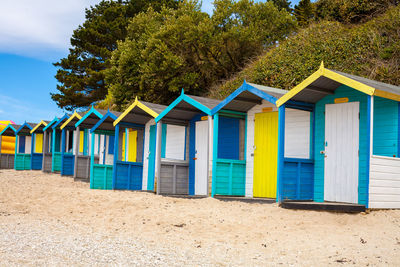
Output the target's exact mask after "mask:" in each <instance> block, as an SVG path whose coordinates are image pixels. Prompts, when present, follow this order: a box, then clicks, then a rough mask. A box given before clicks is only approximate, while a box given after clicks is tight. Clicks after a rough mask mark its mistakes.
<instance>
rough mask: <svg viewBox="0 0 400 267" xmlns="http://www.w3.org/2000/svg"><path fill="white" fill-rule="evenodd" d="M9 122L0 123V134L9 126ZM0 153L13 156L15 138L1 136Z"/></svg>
mask: <svg viewBox="0 0 400 267" xmlns="http://www.w3.org/2000/svg"><path fill="white" fill-rule="evenodd" d="M10 123H11V121H0V132H1V131H3V130H4V128H6V127H7V125H8V124H10ZM1 153H5V154H14V153H15V137H11V136H3V137H2V139H1Z"/></svg>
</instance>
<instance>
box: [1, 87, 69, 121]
mask: <svg viewBox="0 0 400 267" xmlns="http://www.w3.org/2000/svg"><path fill="white" fill-rule="evenodd" d="M0 107H1V108H2V109H3V110H0V114H1V118H0V120H12V121H14V122H15V123H17V124H22V123H24V122H25V121H27V122H40V121H41V120H43V119H45V120H49V119H53V118H54V117H55V116H57V117H60V116H62V114H63V112H62V110H60V109H57V108H51V107H49V108H44V107H43V106H40V105H37V104H35V103H31V102H28V101H25V100H19V99H16V98H13V97H10V96H6V95H1V94H0Z"/></svg>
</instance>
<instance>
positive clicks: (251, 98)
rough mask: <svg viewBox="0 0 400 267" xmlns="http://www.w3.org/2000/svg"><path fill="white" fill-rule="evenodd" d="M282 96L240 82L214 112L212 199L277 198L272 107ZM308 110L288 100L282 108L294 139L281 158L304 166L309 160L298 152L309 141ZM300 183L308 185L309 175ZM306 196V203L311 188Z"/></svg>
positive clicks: (275, 127)
mask: <svg viewBox="0 0 400 267" xmlns="http://www.w3.org/2000/svg"><path fill="white" fill-rule="evenodd" d="M286 93H287V91H286V90H282V89H277V88H271V87H267V86H262V85H258V84H253V83H248V82H246V81H244V83H243V84H242V86H240V87H239V88H238V89H236V90H235V91H234V92H233V93H232V94H231V95H229V96H228V97H227V98H226V99H225V100H223V101H222V102H221V103H220V104H219V105H217V106H216V107H215V108H213V110H212V115H213V116H214V139H213V172H212V196H215V195H228V196H246V197H258V198H272V199H275V198H276V195H277V178H278V176H277V170H278V133H279V125H278V117H279V110H278V107H277V106H276V102H277V100H278V99H279V98H281V97H282V96H283V95H285V94H286ZM294 107H296V108H298V109H294ZM312 108H313V105H312V104H306V103H301V102H297V101H293V100H291V101H290V103H288V104H287V106H286V114H287V118H288V119H287V125H286V129H287V132H288V136H290V138H292V139H293V140H292V141H291V143H290V146H289V145H288V146H287V147H286V148H287V149H286V150H285V151H284V152H285V156H286V158H301V161H302V162H303V164H304V166H305V165H306V162H310V161H311V159H309V154H308V153H302V151H301V152H299V150H301V148H302V147H303V146H304V144H305V143H307V144H308V143H309V141H310V120H311V117H312V116H311V112H312ZM306 180H307V181H306ZM304 183H309V184H312V176H309V177H307V178H306V177H304ZM294 186H296V184H295V182H294ZM306 193H307V192H305V194H306ZM308 194H309V195H310V196H309V198H311V197H312V196H311V195H312V191H311V189H310V190H309V191H308ZM290 198H291V199H292V198H293V196H290Z"/></svg>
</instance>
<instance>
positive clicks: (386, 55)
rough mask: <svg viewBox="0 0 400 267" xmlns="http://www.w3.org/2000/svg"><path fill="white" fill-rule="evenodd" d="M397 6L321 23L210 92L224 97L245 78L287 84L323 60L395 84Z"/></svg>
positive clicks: (398, 67) (399, 73) (398, 80)
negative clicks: (348, 21) (357, 20)
mask: <svg viewBox="0 0 400 267" xmlns="http://www.w3.org/2000/svg"><path fill="white" fill-rule="evenodd" d="M399 29H400V7H395V8H391V9H389V10H388V11H387V12H386V13H385V14H383V15H381V16H379V17H377V18H375V19H373V20H371V21H369V22H367V23H365V24H360V25H358V26H345V25H343V24H340V23H338V22H321V23H319V24H312V25H310V26H309V27H308V28H306V29H303V30H301V31H300V32H299V33H298V34H297V35H296V36H293V37H290V38H288V39H287V40H286V41H285V42H282V43H281V44H280V46H279V47H276V48H273V49H270V50H269V51H268V52H267V53H265V54H264V55H262V56H260V57H259V58H258V59H257V60H255V61H254V62H253V63H251V64H250V65H249V66H248V67H247V68H245V69H244V70H243V71H241V72H240V73H238V74H237V75H236V76H235V78H233V79H231V80H229V81H227V82H226V83H224V84H222V85H219V86H215V87H214V88H213V90H211V92H210V96H211V97H215V98H225V97H226V96H228V95H229V94H230V93H231V92H232V91H234V90H235V89H237V88H238V87H239V86H240V85H241V84H242V83H243V80H244V79H246V80H247V81H249V82H254V83H258V84H262V85H267V86H271V87H276V88H283V89H291V88H293V87H294V86H296V85H297V84H299V83H300V82H301V81H303V80H304V79H305V78H307V77H308V76H309V75H311V74H312V73H313V72H314V71H316V70H317V69H318V67H319V65H320V64H321V61H324V64H325V67H327V68H331V69H336V70H339V71H343V72H347V73H351V74H355V75H359V76H364V77H367V78H371V79H374V80H377V81H382V82H386V83H389V84H394V85H399V84H400V35H399Z"/></svg>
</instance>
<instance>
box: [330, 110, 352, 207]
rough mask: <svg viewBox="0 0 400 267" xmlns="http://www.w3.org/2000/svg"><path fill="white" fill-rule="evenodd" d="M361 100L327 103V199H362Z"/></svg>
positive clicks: (342, 200)
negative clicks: (360, 175)
mask: <svg viewBox="0 0 400 267" xmlns="http://www.w3.org/2000/svg"><path fill="white" fill-rule="evenodd" d="M359 110H360V103H359V102H350V103H341V104H329V105H326V106H325V181H324V192H325V193H324V195H325V196H324V198H325V200H327V201H335V202H348V203H358V157H359V155H358V149H359V125H360V120H359Z"/></svg>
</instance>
